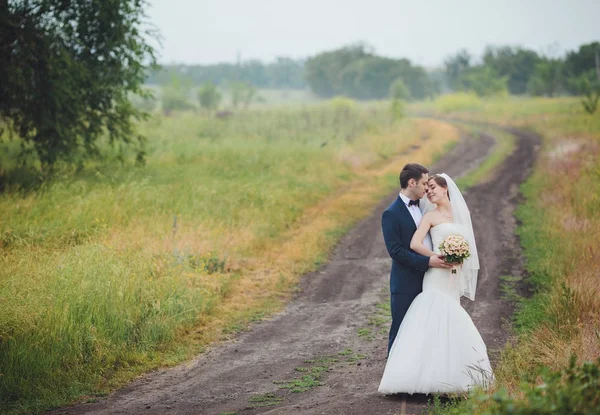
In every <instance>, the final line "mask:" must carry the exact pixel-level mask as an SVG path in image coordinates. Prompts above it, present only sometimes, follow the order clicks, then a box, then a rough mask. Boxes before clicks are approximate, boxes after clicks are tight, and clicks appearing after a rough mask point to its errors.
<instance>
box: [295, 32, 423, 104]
mask: <svg viewBox="0 0 600 415" xmlns="http://www.w3.org/2000/svg"><path fill="white" fill-rule="evenodd" d="M398 78H402V79H403V81H404V83H405V84H406V86H407V87H408V89H409V90H410V94H411V96H412V97H413V98H415V99H420V98H424V97H426V96H430V95H431V94H433V93H434V91H435V88H434V84H433V82H432V81H431V80H430V79H429V76H428V75H427V72H426V71H425V70H424V69H423V68H421V67H418V66H413V65H412V64H411V63H410V61H409V60H407V59H391V58H386V57H382V56H377V55H375V54H374V53H373V51H372V49H370V48H368V47H367V46H365V45H363V44H359V45H354V46H347V47H345V48H341V49H337V50H334V51H328V52H323V53H320V54H318V55H316V56H314V57H312V58H310V59H309V60H308V61H307V63H306V79H307V82H308V84H309V86H310V88H311V89H312V91H313V92H314V93H315V94H316V95H319V96H321V97H331V96H336V95H345V96H349V97H352V98H356V99H383V98H386V97H387V96H388V94H389V89H390V85H391V84H392V82H394V80H396V79H398Z"/></svg>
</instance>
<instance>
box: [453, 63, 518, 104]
mask: <svg viewBox="0 0 600 415" xmlns="http://www.w3.org/2000/svg"><path fill="white" fill-rule="evenodd" d="M506 84H507V78H506V77H502V76H498V74H496V72H495V71H494V70H493V69H492V68H490V67H488V66H473V67H471V68H468V69H466V70H465V71H463V73H461V75H460V77H459V78H458V80H457V84H456V85H457V88H458V89H459V90H461V91H473V92H475V93H476V94H477V95H478V96H480V97H488V96H493V95H504V94H506V93H507V88H506Z"/></svg>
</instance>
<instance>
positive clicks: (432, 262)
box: [381, 163, 452, 354]
mask: <svg viewBox="0 0 600 415" xmlns="http://www.w3.org/2000/svg"><path fill="white" fill-rule="evenodd" d="M428 180H429V170H427V168H425V167H424V166H422V165H420V164H417V163H409V164H407V165H406V166H404V168H403V169H402V171H401V172H400V188H401V190H400V194H399V195H398V198H396V200H395V201H394V203H392V204H391V205H390V206H389V207H388V208H387V209H386V210H385V212H383V216H382V218H381V228H382V230H383V238H384V240H385V246H386V247H387V250H388V253H389V254H390V257H392V260H393V261H392V271H391V273H390V293H391V309H392V327H391V328H390V336H389V341H388V354H389V352H390V349H391V347H392V344H393V343H394V339H395V338H396V334H397V333H398V329H399V328H400V323H402V320H403V319H404V315H405V314H406V311H407V310H408V307H409V306H410V304H411V303H412V302H413V300H414V299H415V297H416V296H417V295H418V294H419V293H420V292H421V291H422V290H423V276H424V275H425V271H427V269H428V268H429V267H434V268H451V267H452V265H451V264H448V263H446V262H445V261H444V260H443V257H441V256H437V255H436V256H432V257H426V256H423V255H420V254H417V253H416V252H414V251H412V250H411V249H410V240H411V239H412V237H413V234H414V233H415V231H416V230H417V226H419V223H420V222H421V218H422V217H423V213H424V212H423V209H424V208H425V206H423V205H424V203H422V202H421V199H423V197H424V196H425V194H426V193H427V189H428V185H427V182H428ZM424 243H425V245H426V246H427V247H428V248H429V249H431V250H432V251H433V247H432V244H431V238H430V236H429V234H427V236H426V238H425V241H424Z"/></svg>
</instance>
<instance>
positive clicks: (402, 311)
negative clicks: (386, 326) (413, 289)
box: [388, 293, 419, 355]
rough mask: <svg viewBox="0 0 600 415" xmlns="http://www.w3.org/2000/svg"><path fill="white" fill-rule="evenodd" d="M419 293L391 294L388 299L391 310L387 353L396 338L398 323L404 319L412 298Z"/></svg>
mask: <svg viewBox="0 0 600 415" xmlns="http://www.w3.org/2000/svg"><path fill="white" fill-rule="evenodd" d="M417 295H419V293H416V294H391V299H390V308H391V311H392V327H390V337H389V341H388V355H389V354H390V349H391V348H392V344H394V340H395V339H396V335H397V334H398V329H399V328H400V324H401V323H402V320H404V316H405V315H406V312H407V311H408V308H409V307H410V305H411V303H412V302H413V300H414V299H415V298H416V297H417Z"/></svg>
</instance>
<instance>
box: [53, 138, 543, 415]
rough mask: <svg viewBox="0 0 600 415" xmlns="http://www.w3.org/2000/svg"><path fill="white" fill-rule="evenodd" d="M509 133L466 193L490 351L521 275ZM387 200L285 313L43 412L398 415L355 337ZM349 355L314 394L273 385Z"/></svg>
mask: <svg viewBox="0 0 600 415" xmlns="http://www.w3.org/2000/svg"><path fill="white" fill-rule="evenodd" d="M512 132H513V133H514V134H515V135H516V136H517V138H518V143H517V148H516V150H515V151H514V153H513V154H512V155H511V156H509V157H508V159H507V160H506V161H505V163H504V164H503V165H502V166H500V167H499V168H498V169H497V174H495V176H494V177H493V178H492V179H491V180H489V181H488V182H486V183H484V184H481V185H478V186H475V187H473V188H471V189H470V190H469V192H468V193H466V194H465V197H466V199H467V203H469V206H470V208H471V211H472V215H473V221H474V226H475V229H476V235H477V241H478V248H479V250H480V258H481V262H482V266H483V268H482V271H481V272H480V282H479V286H478V293H477V298H476V300H477V301H476V302H475V303H472V304H466V308H467V310H468V311H469V313H470V314H471V315H472V316H473V319H474V321H475V324H476V325H477V327H478V328H479V330H480V331H481V333H482V336H483V338H484V340H485V341H486V343H487V344H488V346H489V348H490V349H497V348H499V347H500V346H501V345H502V344H503V343H504V341H505V339H506V337H505V334H504V333H505V331H504V330H503V329H502V321H503V320H502V319H503V318H506V317H508V316H509V314H510V308H509V307H507V304H506V302H505V301H503V300H501V299H500V293H499V286H500V282H499V280H498V277H499V276H500V275H507V274H512V275H519V273H520V272H521V269H522V264H521V262H520V259H519V258H520V253H519V245H518V241H517V240H516V238H515V237H514V233H513V231H514V227H515V225H516V223H515V220H514V219H513V216H512V214H513V210H514V206H515V205H516V202H517V197H518V185H519V184H520V183H521V182H522V181H523V180H524V179H525V178H526V176H527V174H528V172H529V170H530V167H531V164H532V161H533V159H534V155H535V148H536V146H537V144H538V142H539V139H538V138H537V137H535V136H534V135H532V134H529V133H525V132H521V131H512ZM425 144H426V142H425ZM493 145H494V139H493V137H491V136H489V135H487V134H482V135H481V137H480V138H479V139H473V138H470V137H466V136H464V137H463V138H462V139H461V141H460V142H459V143H458V144H457V145H456V146H455V147H454V148H453V149H452V150H451V151H450V152H449V153H448V154H447V155H446V156H444V157H443V158H442V159H441V160H440V161H439V162H438V163H436V164H435V166H433V168H432V169H431V170H432V171H433V172H446V173H448V174H449V175H451V176H453V177H458V176H460V175H462V174H464V173H466V172H467V171H469V170H470V169H472V168H474V167H475V166H477V165H478V164H479V163H480V162H481V161H482V160H484V159H485V158H486V157H487V155H488V154H489V152H490V150H491V149H492V147H493ZM400 167H401V166H399V168H400ZM395 197H396V195H395V194H393V195H390V197H389V198H388V199H386V200H385V201H383V202H382V203H381V204H379V205H378V206H377V208H375V209H374V211H373V213H372V215H370V216H369V217H368V218H367V219H365V220H363V221H362V222H361V223H360V224H358V225H357V226H356V227H355V228H354V229H353V230H352V231H350V232H349V233H348V234H347V235H346V236H345V237H344V238H343V239H342V241H341V242H340V243H339V244H338V246H337V248H336V250H335V251H334V253H333V254H332V256H331V259H330V261H329V262H328V263H327V264H326V265H324V266H323V267H322V268H321V269H320V270H319V271H317V272H314V273H311V274H309V275H307V276H305V277H304V278H303V279H302V282H301V284H300V287H299V293H298V294H297V295H296V297H295V298H294V299H293V301H292V302H291V303H290V304H289V306H288V307H287V308H286V309H285V310H284V311H283V312H281V313H278V314H276V315H275V316H273V317H272V318H271V319H270V320H267V321H263V322H261V323H259V324H256V325H255V326H254V327H253V328H252V330H250V331H249V332H246V333H244V334H242V335H240V336H239V337H237V338H236V339H235V340H233V341H230V342H227V343H224V344H221V345H218V346H217V347H214V348H212V349H211V350H209V351H208V352H207V353H205V354H203V355H201V356H199V357H198V358H197V359H196V360H194V361H192V362H191V363H189V364H187V365H182V366H179V367H176V368H173V369H168V370H162V371H158V372H155V373H152V374H149V375H147V376H145V377H143V378H141V379H139V380H137V381H135V382H133V383H131V384H130V385H129V386H127V387H125V388H124V389H122V390H119V391H117V392H115V393H114V394H112V395H110V396H109V397H107V398H103V399H101V400H99V401H98V402H95V403H90V404H81V405H77V406H73V407H68V408H62V409H59V410H55V411H52V412H51V413H53V414H82V413H90V414H108V413H110V414H119V413H127V414H138V413H140V414H141V413H144V414H149V413H157V414H158V413H160V414H163V413H177V414H188V413H189V414H221V413H235V412H237V413H240V414H257V413H273V414H287V413H303V414H304V413H306V414H322V413H324V414H367V413H368V414H384V413H398V412H399V411H400V406H401V401H402V399H403V397H402V396H393V397H384V396H381V395H379V394H378V393H377V386H378V384H379V379H380V377H381V374H382V373H383V368H384V365H385V350H386V349H385V347H386V344H387V343H386V342H385V341H380V340H372V341H369V340H365V339H363V338H360V337H359V336H357V330H358V328H360V327H364V326H366V324H367V321H368V318H369V316H370V315H372V313H373V310H374V309H375V305H376V304H378V303H380V302H381V301H385V302H387V301H388V299H389V294H388V284H389V281H388V279H389V268H390V261H391V260H390V259H389V257H388V255H387V252H386V250H385V245H384V244H383V239H382V236H381V229H380V218H381V213H382V211H383V210H384V209H385V208H386V207H387V206H388V205H389V203H391V201H392V200H393V199H394V198H395ZM386 328H387V327H386ZM347 348H350V349H352V350H353V351H354V352H355V353H360V354H362V355H364V356H365V359H362V360H361V361H360V362H355V363H354V364H348V363H346V362H339V363H336V364H334V365H333V367H332V368H331V370H330V371H328V372H327V373H326V375H325V376H324V383H325V385H323V386H321V387H317V388H315V389H313V390H312V391H310V392H305V393H291V392H289V391H287V390H281V389H280V388H279V386H278V385H276V384H274V383H273V382H274V381H280V380H289V379H291V378H293V376H294V373H295V368H297V367H299V366H303V362H304V361H305V360H306V359H318V358H320V357H323V356H335V355H337V354H338V352H340V351H341V350H344V349H347ZM261 394H273V396H276V397H278V398H281V399H282V400H281V402H279V403H278V404H277V405H275V406H266V407H258V408H253V409H252V408H251V407H252V406H253V404H251V403H250V399H251V397H252V396H259V395H261ZM407 401H408V407H407V408H406V410H407V411H408V412H409V413H416V412H419V411H420V408H421V407H422V406H423V405H424V403H425V402H426V399H425V398H424V397H423V396H415V397H408V399H407Z"/></svg>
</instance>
